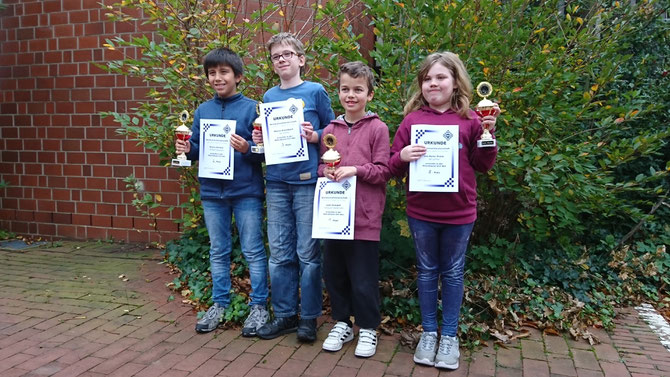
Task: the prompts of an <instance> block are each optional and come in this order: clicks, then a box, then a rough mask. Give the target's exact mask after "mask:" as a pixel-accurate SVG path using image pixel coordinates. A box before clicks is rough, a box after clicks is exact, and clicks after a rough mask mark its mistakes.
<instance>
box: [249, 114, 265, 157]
mask: <svg viewBox="0 0 670 377" xmlns="http://www.w3.org/2000/svg"><path fill="white" fill-rule="evenodd" d="M260 107H261V103H260V102H258V103H257V104H256V114H258V118H256V120H254V130H258V131H261V132H262V131H263V117H261V110H260ZM251 153H265V148H264V147H263V142H260V143H258V144H256V145H253V146H252V147H251Z"/></svg>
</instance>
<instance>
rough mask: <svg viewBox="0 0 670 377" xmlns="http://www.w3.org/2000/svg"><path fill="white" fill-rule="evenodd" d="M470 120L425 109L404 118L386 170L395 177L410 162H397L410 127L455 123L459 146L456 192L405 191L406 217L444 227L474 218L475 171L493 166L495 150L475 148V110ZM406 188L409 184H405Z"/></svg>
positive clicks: (478, 127) (402, 173)
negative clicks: (444, 225) (414, 125)
mask: <svg viewBox="0 0 670 377" xmlns="http://www.w3.org/2000/svg"><path fill="white" fill-rule="evenodd" d="M471 116H472V119H464V118H462V117H461V116H460V115H458V114H457V113H455V112H454V111H452V110H447V111H445V112H444V113H440V112H439V111H437V110H434V109H432V108H430V107H427V106H424V107H422V108H421V109H419V110H416V111H413V112H411V113H409V114H407V116H406V117H405V119H403V121H402V122H401V123H400V127H398V131H397V132H396V134H395V138H394V139H393V145H392V146H391V159H390V160H389V168H390V169H391V173H392V174H393V175H394V176H396V177H404V176H405V174H407V172H408V170H409V163H408V162H403V161H402V160H401V159H400V151H401V150H402V149H403V148H404V147H405V146H407V145H409V144H410V127H411V126H412V125H413V124H434V125H440V124H444V125H452V124H457V125H458V127H459V130H458V143H459V145H458V146H459V148H460V153H459V156H458V162H459V164H458V171H459V180H458V187H459V191H458V192H410V191H407V215H409V216H411V217H413V218H415V219H419V220H423V221H432V222H436V223H443V224H456V225H460V224H468V223H471V222H473V221H475V220H476V219H477V179H476V176H475V171H478V172H482V173H483V172H486V171H488V170H490V169H491V168H492V167H493V164H494V163H495V161H496V156H497V154H498V148H477V139H479V137H480V136H481V134H482V127H481V123H480V121H479V118H477V115H476V114H475V113H474V111H471ZM407 186H408V187H409V182H408V185H407Z"/></svg>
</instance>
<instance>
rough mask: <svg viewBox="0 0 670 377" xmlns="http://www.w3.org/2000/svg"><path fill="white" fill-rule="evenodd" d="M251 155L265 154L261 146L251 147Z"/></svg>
mask: <svg viewBox="0 0 670 377" xmlns="http://www.w3.org/2000/svg"><path fill="white" fill-rule="evenodd" d="M251 153H258V154H262V153H265V148H263V146H262V145H253V146H252V147H251Z"/></svg>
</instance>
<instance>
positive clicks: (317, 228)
mask: <svg viewBox="0 0 670 377" xmlns="http://www.w3.org/2000/svg"><path fill="white" fill-rule="evenodd" d="M355 218H356V177H355V176H354V177H349V178H347V179H345V180H342V181H340V182H335V181H331V180H330V179H328V178H325V177H320V178H319V179H318V180H317V181H316V190H315V192H314V213H313V215H312V238H323V239H335V240H353V239H354V219H355Z"/></svg>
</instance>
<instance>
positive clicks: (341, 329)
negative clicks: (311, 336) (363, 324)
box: [322, 322, 354, 352]
mask: <svg viewBox="0 0 670 377" xmlns="http://www.w3.org/2000/svg"><path fill="white" fill-rule="evenodd" d="M353 339H354V330H353V329H352V328H351V327H350V326H349V325H347V323H346V322H338V323H336V324H335V326H333V329H332V330H330V333H328V337H327V338H326V340H324V341H323V346H322V348H323V349H324V350H326V351H332V352H335V351H339V350H341V349H342V345H343V344H344V343H346V342H351V341H352V340H353Z"/></svg>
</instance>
